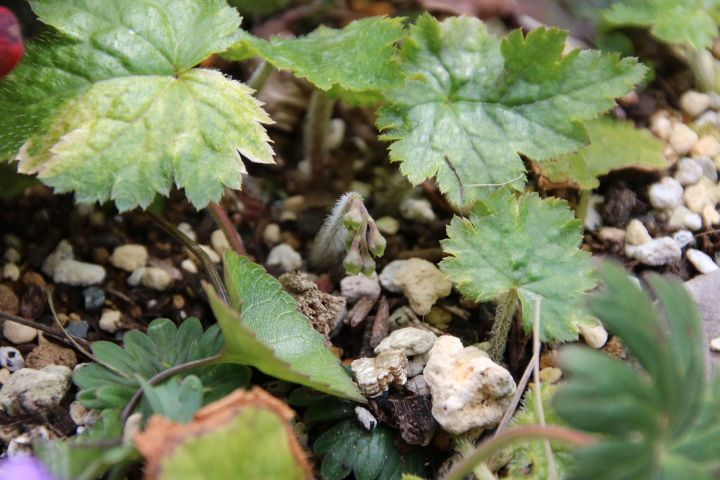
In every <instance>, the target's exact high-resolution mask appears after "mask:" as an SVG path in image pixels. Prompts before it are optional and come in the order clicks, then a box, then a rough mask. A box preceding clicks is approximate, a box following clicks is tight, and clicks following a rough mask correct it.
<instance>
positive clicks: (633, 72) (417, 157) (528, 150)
mask: <svg viewBox="0 0 720 480" xmlns="http://www.w3.org/2000/svg"><path fill="white" fill-rule="evenodd" d="M566 38H567V34H566V33H565V32H562V31H560V30H556V29H545V28H540V29H537V30H535V31H533V32H531V33H529V34H528V35H527V37H523V34H522V32H520V31H519V30H518V31H514V32H512V33H511V34H510V35H508V36H507V37H506V38H505V39H504V40H502V41H500V40H498V39H497V38H495V37H493V36H492V35H490V34H489V33H488V32H487V29H486V28H485V26H484V25H483V24H482V23H481V22H480V21H479V20H477V19H472V18H466V17H457V18H448V19H446V20H444V21H443V22H438V21H437V20H435V19H434V18H432V17H430V16H429V15H423V16H422V17H420V18H419V19H418V21H417V24H416V25H414V26H413V27H411V30H410V35H409V38H407V39H406V40H405V41H404V42H403V46H402V50H401V57H402V65H403V67H404V71H405V74H406V78H407V79H406V81H405V83H404V85H402V86H401V87H399V88H397V89H395V90H393V91H390V92H389V93H387V94H386V97H387V98H388V100H389V101H390V105H388V106H386V107H383V108H382V109H381V110H380V112H379V116H378V121H377V124H378V127H379V128H380V129H381V130H382V131H384V132H385V134H384V138H385V139H387V140H391V141H393V143H392V144H391V145H390V159H391V160H392V161H395V162H401V165H400V170H401V171H402V172H403V173H404V174H405V175H406V176H407V177H408V179H409V180H410V182H411V183H413V184H419V183H420V182H422V181H424V180H426V179H428V178H431V177H433V176H435V177H436V178H437V181H438V183H439V186H440V189H441V190H442V192H443V193H445V194H446V195H447V196H448V198H449V199H450V200H451V201H452V202H453V203H455V204H457V205H460V206H469V205H471V204H472V203H473V202H474V201H475V200H477V199H479V198H482V197H483V196H484V195H485V193H486V192H487V190H488V187H492V186H497V185H498V184H510V185H512V187H514V188H516V189H520V188H521V187H522V186H523V185H524V181H523V178H524V166H523V162H522V160H521V158H520V155H519V154H520V153H522V154H524V155H526V156H528V157H530V158H531V159H533V160H537V161H540V160H548V159H551V158H556V157H558V156H559V155H563V154H567V153H570V152H573V151H575V150H577V149H578V148H580V147H581V146H583V145H585V144H586V143H587V141H588V137H587V133H586V132H585V128H584V127H583V124H582V121H583V120H588V119H591V118H593V117H596V116H597V115H598V114H599V113H602V112H604V111H606V110H609V109H610V108H612V106H613V105H614V102H613V100H614V99H615V98H616V97H618V96H621V95H624V94H625V93H627V92H628V91H629V90H631V89H632V87H633V85H635V84H636V83H637V82H639V81H640V80H641V79H642V78H643V75H644V73H645V70H646V69H645V67H643V66H641V65H638V63H637V62H636V60H634V59H631V58H626V59H622V60H620V58H619V56H617V55H615V54H603V53H600V52H597V51H573V52H571V53H568V54H567V55H564V56H563V49H564V47H565V40H566Z"/></svg>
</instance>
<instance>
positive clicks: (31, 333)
mask: <svg viewBox="0 0 720 480" xmlns="http://www.w3.org/2000/svg"><path fill="white" fill-rule="evenodd" d="M37 333H38V331H37V330H36V329H34V328H32V327H28V326H27V325H21V324H19V323H15V322H9V321H6V322H4V323H3V336H4V337H5V338H6V339H8V340H9V341H10V342H12V343H14V344H15V345H20V344H21V343H28V342H32V341H33V340H35V337H37Z"/></svg>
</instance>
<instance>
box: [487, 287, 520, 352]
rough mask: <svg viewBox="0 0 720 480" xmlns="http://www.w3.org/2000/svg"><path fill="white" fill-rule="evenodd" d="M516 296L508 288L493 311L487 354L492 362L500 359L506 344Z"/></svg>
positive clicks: (513, 315) (515, 306) (515, 293)
mask: <svg viewBox="0 0 720 480" xmlns="http://www.w3.org/2000/svg"><path fill="white" fill-rule="evenodd" d="M517 301H518V296H517V292H516V291H515V290H510V291H509V292H508V293H506V294H505V295H503V296H502V297H501V298H500V301H499V303H498V306H497V310H496V311H495V321H494V323H493V326H492V330H491V331H490V348H488V354H489V355H490V358H492V360H493V361H494V362H498V363H499V362H500V361H502V357H503V354H504V353H505V346H506V345H507V339H508V333H509V332H510V327H511V326H512V322H513V318H514V317H515V312H516V311H517Z"/></svg>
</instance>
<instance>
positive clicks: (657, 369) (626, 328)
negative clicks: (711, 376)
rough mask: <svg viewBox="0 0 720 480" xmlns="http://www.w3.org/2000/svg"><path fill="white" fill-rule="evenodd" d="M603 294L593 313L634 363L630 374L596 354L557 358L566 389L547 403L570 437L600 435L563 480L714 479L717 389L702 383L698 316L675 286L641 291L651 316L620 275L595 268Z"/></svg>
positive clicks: (719, 448)
mask: <svg viewBox="0 0 720 480" xmlns="http://www.w3.org/2000/svg"><path fill="white" fill-rule="evenodd" d="M601 272H602V277H603V280H604V286H605V288H604V290H603V291H602V292H601V293H599V294H597V295H596V296H595V297H594V298H593V301H592V302H591V304H590V307H591V310H592V312H593V313H594V314H595V315H596V316H597V317H598V318H599V319H600V320H601V321H602V322H603V323H604V324H605V325H606V326H607V328H608V330H610V331H611V332H613V333H614V334H615V335H617V336H618V337H619V338H620V339H621V340H622V342H623V344H624V345H625V346H626V347H627V349H628V351H629V352H630V354H631V355H632V356H633V357H634V358H635V359H637V363H638V367H637V368H635V367H632V366H630V365H628V364H626V363H624V362H622V361H620V360H618V359H615V358H611V357H609V356H607V355H605V354H603V353H601V352H598V351H595V350H590V349H587V348H582V347H577V346H575V347H568V348H566V349H565V351H563V352H561V359H562V363H563V365H564V367H563V370H564V371H566V372H568V373H570V375H571V377H570V381H569V382H568V383H567V384H566V385H565V386H563V387H561V388H560V389H559V390H558V393H557V394H556V396H555V401H554V404H555V408H556V410H557V413H558V414H559V415H560V417H561V418H563V419H564V420H565V421H566V422H567V423H568V424H570V425H571V426H572V427H575V428H579V429H582V430H585V431H588V432H595V433H601V434H604V436H603V437H602V438H601V439H600V441H599V442H598V443H597V444H595V445H594V446H592V447H588V448H586V449H583V450H581V451H579V452H577V453H576V460H577V468H576V469H575V470H574V471H573V472H572V474H571V475H570V476H569V478H571V479H610V480H613V479H632V478H681V475H682V477H687V478H693V479H695V478H698V479H711V478H717V475H718V474H719V473H720V460H718V459H720V408H718V407H720V396H718V392H719V390H720V382H718V381H717V380H716V381H715V382H714V384H710V382H708V380H707V377H706V374H705V370H706V368H707V366H706V365H705V352H704V350H705V348H706V347H705V342H704V340H703V339H702V328H701V322H702V320H701V318H700V315H699V313H698V310H697V307H696V305H695V303H694V301H693V300H692V298H691V297H690V295H689V294H688V292H687V291H686V290H685V289H684V288H683V286H682V284H680V283H679V282H677V281H668V280H663V279H662V278H660V277H659V276H654V277H652V278H650V280H649V283H650V286H651V287H652V289H653V291H654V294H655V296H656V297H657V299H658V300H657V305H658V306H657V308H656V307H655V306H654V304H653V301H652V300H651V299H650V298H649V297H648V295H646V294H645V293H643V292H642V291H641V290H640V289H639V288H638V287H637V286H636V285H635V284H634V283H632V281H630V279H629V278H628V277H627V275H626V273H625V272H624V271H622V270H621V269H620V268H618V267H615V266H612V265H609V264H607V265H605V266H603V267H602V270H601Z"/></svg>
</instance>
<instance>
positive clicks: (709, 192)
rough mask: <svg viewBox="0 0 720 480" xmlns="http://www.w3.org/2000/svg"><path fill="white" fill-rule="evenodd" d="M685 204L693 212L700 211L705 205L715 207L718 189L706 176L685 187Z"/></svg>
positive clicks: (719, 198)
mask: <svg viewBox="0 0 720 480" xmlns="http://www.w3.org/2000/svg"><path fill="white" fill-rule="evenodd" d="M684 199H685V205H687V207H688V208H689V209H690V210H692V211H693V212H695V213H701V212H702V211H703V209H704V208H705V207H706V206H711V207H713V208H715V205H716V204H717V203H718V201H719V200H720V189H718V186H717V185H715V184H714V183H713V182H712V181H710V180H709V179H707V178H703V179H701V180H700V181H699V182H698V183H697V184H695V185H690V186H689V187H688V188H686V189H685V194H684Z"/></svg>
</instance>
